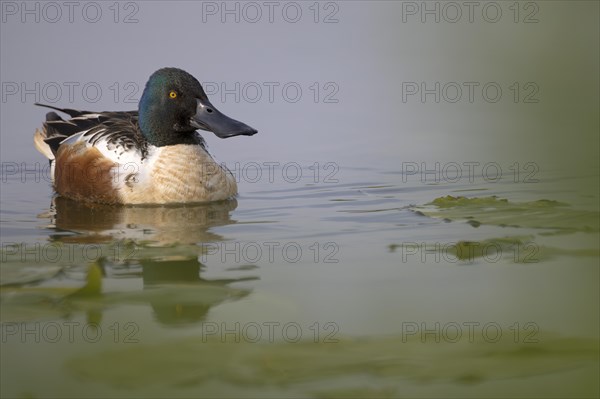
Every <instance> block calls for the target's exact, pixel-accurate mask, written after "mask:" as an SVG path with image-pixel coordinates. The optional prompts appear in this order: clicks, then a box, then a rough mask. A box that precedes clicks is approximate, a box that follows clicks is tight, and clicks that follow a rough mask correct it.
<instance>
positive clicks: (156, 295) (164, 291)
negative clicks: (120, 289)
mask: <svg viewBox="0 0 600 399" xmlns="http://www.w3.org/2000/svg"><path fill="white" fill-rule="evenodd" d="M236 207H237V202H236V201H235V200H229V201H223V202H218V203H210V204H197V205H186V206H143V207H131V206H119V207H115V206H106V205H98V204H91V205H90V204H84V203H79V202H75V201H71V200H69V199H65V198H60V197H57V198H55V199H54V202H53V212H51V213H52V215H51V218H52V223H53V227H54V228H55V231H56V234H53V235H52V236H51V240H52V241H59V242H62V243H69V244H80V245H85V244H100V245H113V246H114V245H115V243H123V242H126V243H127V246H128V247H130V248H131V247H133V249H132V250H130V251H129V252H128V256H127V259H126V262H125V263H126V264H125V265H124V264H122V262H121V264H119V262H111V261H104V262H102V263H103V269H104V273H105V275H106V274H110V275H111V276H114V277H116V278H131V277H136V278H137V277H139V270H140V269H141V277H142V281H143V285H144V291H143V292H142V293H141V295H140V296H139V298H143V299H144V302H147V303H149V304H150V305H151V306H152V309H153V310H154V314H155V317H156V320H158V321H159V322H160V323H162V324H168V325H180V324H189V323H194V322H199V321H202V320H203V319H204V317H205V316H206V314H207V312H208V311H209V310H210V308H211V307H212V306H214V305H217V304H219V303H222V302H223V301H225V300H231V299H236V298H241V297H244V296H245V295H247V294H248V293H249V291H248V290H242V289H235V288H231V287H229V284H231V283H234V282H240V281H245V280H253V279H255V277H243V278H236V279H220V280H205V279H203V278H201V271H202V269H203V267H204V266H203V265H202V264H201V262H200V261H199V257H200V256H201V255H202V250H203V244H204V243H211V244H212V243H215V242H219V241H223V240H224V237H222V236H221V235H219V234H216V233H213V232H212V231H211V228H213V227H216V226H224V225H227V224H232V223H235V221H232V220H231V217H230V213H231V211H233V210H234V209H235V208H236ZM109 268H110V269H109ZM124 269H127V270H132V269H133V270H137V272H133V273H127V272H125V273H123V270H124ZM134 296H135V295H134ZM131 297H132V296H131V295H125V296H122V298H123V299H124V300H125V298H131ZM136 302H138V301H137V300H136Z"/></svg>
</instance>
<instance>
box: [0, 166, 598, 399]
mask: <svg viewBox="0 0 600 399" xmlns="http://www.w3.org/2000/svg"><path fill="white" fill-rule="evenodd" d="M310 171H311V169H309V168H308V167H307V168H305V169H304V176H305V177H304V178H303V179H302V180H301V181H299V182H296V183H293V184H291V183H288V182H286V181H280V182H279V183H277V182H275V183H274V182H270V181H268V180H264V181H255V182H254V183H248V182H244V181H242V182H240V187H241V191H242V195H241V196H240V197H239V198H238V199H237V200H234V201H228V202H224V203H215V204H209V205H196V206H185V207H177V206H171V207H120V208H116V207H105V206H93V207H89V206H86V205H82V204H78V203H74V202H71V201H69V200H65V199H61V198H55V199H53V200H52V201H51V202H52V203H50V199H49V194H50V188H49V186H48V185H47V183H46V184H40V183H36V182H35V181H33V182H25V183H23V182H21V181H20V180H18V179H12V180H9V181H8V182H7V183H6V185H5V186H4V187H3V188H4V190H3V203H2V211H3V213H2V236H3V248H2V249H3V252H2V266H1V269H0V272H1V274H0V278H1V282H2V285H1V289H0V295H1V296H0V306H1V308H0V309H1V313H0V320H1V332H2V336H1V339H2V351H1V361H2V373H1V383H2V384H1V385H2V395H3V397H122V396H139V397H164V396H169V397H199V396H218V397H317V398H321V397H322V398H330V397H405V396H409V397H414V396H427V397H432V396H434V397H448V396H456V397H468V396H472V397H498V396H507V395H514V394H519V395H522V396H536V395H543V396H548V397H552V396H555V397H561V396H571V397H574V396H589V397H593V396H597V395H598V381H597V373H598V354H599V352H598V350H599V348H598V334H599V330H598V321H599V316H598V314H599V298H598V277H599V275H598V258H599V254H598V238H599V237H598V211H597V203H598V196H597V191H596V188H595V186H594V184H595V183H594V182H595V181H597V180H596V178H597V176H590V177H577V178H576V179H575V178H571V179H568V181H569V182H570V183H569V184H557V182H561V181H562V182H564V178H563V177H559V176H552V175H540V176H539V177H540V179H539V180H538V181H537V182H536V183H531V184H525V183H522V182H521V183H515V182H514V181H512V180H508V181H500V182H494V183H491V182H489V181H485V180H482V179H479V180H476V181H473V182H469V181H466V182H464V181H463V182H459V183H456V182H443V181H442V182H437V183H433V184H431V182H429V183H428V182H425V183H424V182H423V181H421V179H419V178H418V176H405V175H402V174H400V173H397V171H396V170H394V169H393V168H392V167H390V168H382V169H377V168H349V167H345V166H344V165H339V172H338V173H339V174H338V175H337V177H338V178H337V179H335V180H334V181H331V182H324V181H316V182H315V179H314V176H313V175H311V174H310ZM265 176H266V175H265ZM7 188H9V190H6V189H7ZM28 191H30V192H37V193H39V194H41V195H38V196H35V195H32V196H30V197H28V198H27V199H25V200H23V199H22V198H23V193H26V192H28Z"/></svg>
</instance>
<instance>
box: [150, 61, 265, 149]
mask: <svg viewBox="0 0 600 399" xmlns="http://www.w3.org/2000/svg"><path fill="white" fill-rule="evenodd" d="M139 125H140V129H141V131H142V134H143V135H144V136H145V137H146V139H147V140H148V142H149V143H150V144H153V145H155V146H165V145H175V144H196V143H197V138H196V134H195V131H196V129H202V130H208V131H211V132H213V133H214V134H216V135H217V136H218V137H221V138H227V137H233V136H239V135H245V136H252V135H253V134H255V133H257V130H256V129H253V128H251V127H250V126H248V125H246V124H244V123H242V122H239V121H236V120H235V119H231V118H229V117H228V116H226V115H224V114H222V113H221V112H219V111H218V110H217V109H216V108H215V107H214V106H213V105H212V104H211V103H210V101H209V100H208V97H207V96H206V93H204V90H203V89H202V86H201V85H200V82H198V80H197V79H196V78H194V77H193V76H192V75H190V74H189V73H187V72H185V71H183V70H181V69H177V68H162V69H159V70H158V71H156V72H154V73H153V74H152V76H150V79H149V80H148V83H146V87H145V89H144V93H143V94H142V98H141V99H140V105H139Z"/></svg>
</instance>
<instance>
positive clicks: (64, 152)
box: [54, 143, 122, 204]
mask: <svg viewBox="0 0 600 399" xmlns="http://www.w3.org/2000/svg"><path fill="white" fill-rule="evenodd" d="M113 167H115V163H113V162H112V161H111V160H109V159H107V158H105V157H103V156H102V154H101V153H100V151H98V150H97V149H96V148H94V147H86V145H85V143H77V144H75V145H71V146H61V147H60V148H59V150H58V153H57V154H56V169H55V172H54V189H55V190H56V192H57V193H58V194H60V195H62V196H64V197H67V198H71V199H74V200H78V201H86V202H100V203H105V204H119V203H122V200H121V199H120V197H119V195H118V192H117V190H116V189H115V187H114V185H113V180H114V174H113V172H112V171H111V170H112V168H113Z"/></svg>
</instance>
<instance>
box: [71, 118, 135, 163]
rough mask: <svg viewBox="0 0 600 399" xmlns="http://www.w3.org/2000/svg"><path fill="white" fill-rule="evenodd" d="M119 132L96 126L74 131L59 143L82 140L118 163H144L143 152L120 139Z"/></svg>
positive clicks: (72, 142) (87, 145) (73, 142)
mask: <svg viewBox="0 0 600 399" xmlns="http://www.w3.org/2000/svg"><path fill="white" fill-rule="evenodd" d="M118 133H119V132H115V133H109V132H108V131H107V129H106V128H103V127H100V128H98V127H96V128H92V129H88V130H84V131H81V132H79V133H75V134H73V135H71V136H69V137H67V138H66V139H64V140H63V141H61V142H60V144H61V145H63V144H66V145H72V144H75V143H79V142H84V143H85V145H86V147H89V148H91V147H94V148H96V149H97V150H98V151H100V153H101V154H102V155H103V156H104V157H106V158H108V159H110V160H111V161H113V162H115V163H118V164H136V165H138V166H141V165H142V164H143V163H144V154H142V151H141V150H140V149H139V148H137V147H135V146H131V145H129V146H128V145H127V143H126V142H124V141H123V140H120V139H119V137H118V136H117V134H118Z"/></svg>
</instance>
